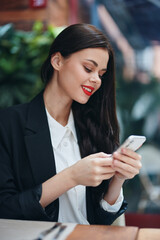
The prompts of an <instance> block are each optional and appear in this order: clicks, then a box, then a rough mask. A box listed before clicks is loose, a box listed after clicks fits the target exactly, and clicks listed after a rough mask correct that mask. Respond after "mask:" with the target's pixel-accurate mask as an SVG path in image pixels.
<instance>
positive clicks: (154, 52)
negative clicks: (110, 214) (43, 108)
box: [0, 0, 160, 227]
mask: <svg viewBox="0 0 160 240" xmlns="http://www.w3.org/2000/svg"><path fill="white" fill-rule="evenodd" d="M0 4H1V7H0V108H3V107H8V106H11V105H14V104H19V103H23V102H26V101H29V100H30V99H31V98H33V97H34V96H35V94H37V93H38V92H39V91H40V90H41V89H42V88H43V84H42V83H41V79H40V68H41V64H42V63H43V61H44V60H45V58H46V56H47V54H48V50H49V46H50V44H51V42H52V41H53V39H54V38H55V37H56V36H57V34H58V33H59V32H60V31H61V30H62V29H64V28H65V27H66V26H68V25H70V24H74V23H79V22H84V23H91V24H93V25H95V26H96V27H98V28H99V29H100V30H102V31H103V32H104V33H105V34H106V35H107V36H108V37H109V39H110V41H111V43H112V46H113V48H114V51H115V56H116V78H117V86H116V87H117V114H118V119H119V124H120V129H121V132H120V141H121V142H122V141H124V140H125V138H126V137H128V136H129V135H131V134H134V135H136V134H137V135H145V136H146V137H147V141H146V143H145V144H144V145H143V147H142V148H140V149H139V153H140V154H141V155H142V162H143V168H142V170H141V172H140V174H139V175H138V176H136V177H135V178H134V179H132V180H130V181H127V182H126V183H125V187H124V194H125V198H126V200H127V201H128V202H129V207H128V211H127V213H126V224H127V225H132V226H133V225H135V226H139V227H160V0H134V1H133V0H80V1H78V0H1V3H0Z"/></svg>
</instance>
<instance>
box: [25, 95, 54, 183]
mask: <svg viewBox="0 0 160 240" xmlns="http://www.w3.org/2000/svg"><path fill="white" fill-rule="evenodd" d="M25 131H26V132H25V143H26V149H27V153H28V158H29V161H30V165H31V171H32V174H33V178H34V180H35V183H36V184H40V183H42V182H44V181H46V180H47V179H48V178H50V177H52V176H53V175H55V174H56V167H55V160H54V153H53V148H52V144H51V138H50V132H49V127H48V121H47V116H46V111H45V106H44V101H43V92H41V93H40V94H39V95H38V96H37V97H36V98H34V99H33V100H32V102H31V103H30V104H29V108H28V119H27V124H26V129H25Z"/></svg>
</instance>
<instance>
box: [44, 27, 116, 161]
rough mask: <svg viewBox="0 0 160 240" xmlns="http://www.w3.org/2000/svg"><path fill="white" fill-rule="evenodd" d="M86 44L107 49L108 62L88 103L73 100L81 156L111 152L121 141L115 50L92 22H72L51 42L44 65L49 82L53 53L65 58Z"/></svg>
mask: <svg viewBox="0 0 160 240" xmlns="http://www.w3.org/2000/svg"><path fill="white" fill-rule="evenodd" d="M86 48H104V49H107V51H108V54H109V62H108V66H107V72H106V73H105V74H104V75H103V78H102V85H101V87H100V89H99V90H98V91H97V92H96V93H94V94H93V96H91V97H90V99H89V101H88V102H87V103H86V104H80V103H77V102H75V101H74V102H73V105H72V110H73V114H74V119H75V124H76V128H77V133H78V139H79V146H80V151H81V155H82V157H84V156H87V155H89V154H91V153H95V152H101V151H103V152H106V153H112V152H113V151H114V150H115V148H116V147H117V146H118V144H119V127H118V122H117V117H116V100H115V66H114V54H113V50H112V47H111V45H110V43H109V40H108V39H107V37H106V36H105V35H104V34H103V33H102V32H101V31H99V30H98V29H97V28H96V27H94V26H92V25H90V24H74V25H70V26H69V27H67V28H65V29H64V30H63V31H62V32H61V33H60V34H59V35H58V36H57V37H56V39H55V40H54V42H53V43H52V45H51V48H50V52H49V55H48V57H47V59H46V61H45V62H44V64H43V66H42V69H41V77H42V79H43V81H44V82H45V84H46V85H47V83H48V82H49V81H50V80H51V78H52V75H53V72H54V69H53V67H52V65H51V62H50V61H51V56H52V55H53V54H54V53H56V52H60V53H61V55H62V56H63V57H64V58H66V57H69V56H70V55H71V54H72V53H75V52H77V51H80V50H82V49H86ZM73 67H74V66H73Z"/></svg>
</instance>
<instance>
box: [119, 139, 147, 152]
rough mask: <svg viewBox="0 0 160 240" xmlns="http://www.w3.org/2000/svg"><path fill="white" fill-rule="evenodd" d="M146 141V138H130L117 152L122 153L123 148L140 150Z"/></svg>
mask: <svg viewBox="0 0 160 240" xmlns="http://www.w3.org/2000/svg"><path fill="white" fill-rule="evenodd" d="M145 141H146V137H145V136H139V135H131V136H129V137H128V138H127V139H126V140H125V141H124V143H123V144H122V145H121V146H120V147H119V148H118V149H117V150H116V152H121V149H122V148H128V149H131V150H132V151H136V150H138V149H139V148H140V147H141V146H142V144H143V143H144V142H145Z"/></svg>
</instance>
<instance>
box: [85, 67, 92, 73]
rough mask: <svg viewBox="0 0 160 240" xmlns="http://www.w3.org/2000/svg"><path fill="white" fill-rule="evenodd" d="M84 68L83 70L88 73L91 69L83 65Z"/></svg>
mask: <svg viewBox="0 0 160 240" xmlns="http://www.w3.org/2000/svg"><path fill="white" fill-rule="evenodd" d="M84 69H85V70H86V72H88V73H90V72H92V70H91V69H89V68H87V67H85V66H84Z"/></svg>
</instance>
